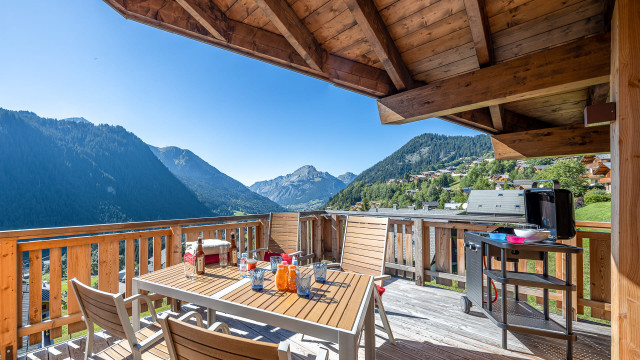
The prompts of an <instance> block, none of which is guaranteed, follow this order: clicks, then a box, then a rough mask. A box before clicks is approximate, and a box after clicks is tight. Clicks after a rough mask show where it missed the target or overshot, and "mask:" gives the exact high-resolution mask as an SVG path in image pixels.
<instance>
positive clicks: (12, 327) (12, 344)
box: [0, 239, 22, 360]
mask: <svg viewBox="0 0 640 360" xmlns="http://www.w3.org/2000/svg"><path fill="white" fill-rule="evenodd" d="M0 259H1V261H0V303H1V304H2V311H0V357H2V358H3V359H7V360H13V359H16V358H17V356H16V355H17V354H18V328H17V324H18V319H17V316H16V315H17V313H18V312H17V311H16V309H17V308H18V306H22V304H18V291H22V289H19V288H18V265H17V262H18V245H17V241H16V239H7V240H1V241H0ZM20 270H21V271H22V269H20Z"/></svg>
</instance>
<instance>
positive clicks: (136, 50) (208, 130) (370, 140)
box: [0, 0, 477, 185]
mask: <svg viewBox="0 0 640 360" xmlns="http://www.w3.org/2000/svg"><path fill="white" fill-rule="evenodd" d="M0 44H2V51H0V107H3V108H6V109H11V110H30V111H33V112H35V113H37V114H38V115H40V116H44V117H52V118H66V117H76V116H78V117H80V116H82V117H85V118H86V119H88V120H89V121H91V122H93V123H96V124H97V123H106V124H113V125H122V126H124V127H125V128H126V129H128V130H129V131H132V132H133V133H135V134H136V135H138V136H139V137H140V138H141V139H142V140H144V141H145V142H147V143H149V144H152V145H156V146H168V145H175V146H179V147H182V148H188V149H190V150H192V151H193V152H195V153H196V154H198V155H199V156H201V157H202V158H203V159H205V160H206V161H208V162H209V163H211V164H212V165H214V166H215V167H217V168H218V169H219V170H221V171H223V172H225V173H226V174H228V175H230V176H232V177H234V178H236V179H238V180H239V181H241V182H243V183H244V184H247V185H250V184H252V183H253V182H255V181H258V180H265V179H270V178H273V177H276V176H278V175H282V174H286V173H290V172H292V171H294V170H295V169H297V168H298V167H300V166H302V165H306V164H311V165H314V166H316V167H317V168H318V169H319V170H321V171H328V172H330V173H332V174H334V175H339V174H342V173H344V172H346V171H352V172H355V173H359V172H361V171H363V170H365V169H366V168H368V167H370V166H371V165H373V164H375V163H376V162H378V161H380V160H382V159H383V158H384V157H386V156H387V155H389V154H391V153H392V152H393V151H395V150H397V149H398V148H399V147H400V146H402V145H404V144H405V143H406V142H407V141H408V140H410V139H411V138H413V137H414V136H417V135H419V134H422V133H425V132H434V133H441V134H454V135H475V134H477V132H475V131H472V130H469V129H466V128H464V127H460V126H457V125H454V124H450V123H447V122H445V121H441V120H437V119H429V120H425V121H419V122H416V123H411V124H405V125H400V126H397V125H396V126H394V125H385V126H383V125H381V124H380V120H379V118H378V114H377V109H376V103H375V100H374V99H371V98H368V97H365V96H362V95H357V94H354V93H351V92H348V91H345V90H342V89H339V88H337V87H334V86H333V85H331V84H329V83H326V82H323V81H320V80H316V79H313V78H310V77H307V76H304V75H300V74H298V73H295V72H292V71H288V70H284V69H281V68H279V67H276V66H273V65H269V64H265V63H262V62H260V61H257V60H253V59H249V58H247V57H243V56H240V55H236V54H234V53H231V52H228V51H225V50H221V49H218V48H215V47H213V46H210V45H205V44H202V43H199V42H197V41H194V40H191V39H188V38H185V37H181V36H178V35H174V34H171V33H168V32H165V31H161V30H158V29H155V28H152V27H149V26H146V25H142V24H139V23H136V22H133V21H130V20H125V19H124V18H122V17H121V16H120V15H119V14H118V13H116V12H115V11H113V10H112V9H111V8H110V7H109V6H108V5H106V4H105V3H104V2H102V1H100V0H56V1H51V0H23V1H2V2H1V3H0Z"/></svg>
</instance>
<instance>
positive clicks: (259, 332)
mask: <svg viewBox="0 0 640 360" xmlns="http://www.w3.org/2000/svg"><path fill="white" fill-rule="evenodd" d="M385 287H386V289H387V291H386V292H385V294H384V296H383V297H382V301H383V302H384V306H385V308H386V311H387V315H388V317H389V321H390V322H391V329H392V330H393V333H394V335H395V337H396V340H397V346H394V345H392V344H391V343H389V342H388V340H387V335H386V334H385V333H384V332H382V331H376V337H375V340H376V355H377V359H381V360H400V359H403V360H404V359H407V360H415V359H435V360H453V359H463V360H465V359H466V360H472V359H480V360H519V359H523V360H539V359H545V360H547V359H553V360H555V359H563V358H564V342H563V341H560V340H554V339H549V338H543V337H539V336H532V335H527V336H525V335H523V334H517V333H516V334H514V333H509V337H508V341H509V349H508V350H504V349H502V348H501V347H500V330H499V329H498V328H497V327H496V326H494V325H493V323H492V322H491V321H490V320H489V319H487V318H485V317H484V316H482V315H480V313H479V312H478V311H474V310H473V308H472V313H471V314H469V315H465V314H463V313H462V312H461V311H460V309H459V305H458V301H459V298H460V295H461V294H460V293H458V292H454V291H449V290H443V289H439V288H433V287H418V286H416V285H415V283H414V282H413V281H410V280H404V279H398V278H394V279H392V280H388V281H386V282H385ZM193 309H198V310H197V311H199V312H200V313H202V314H204V309H199V308H197V307H194V305H193V304H189V305H186V306H185V307H183V312H185V311H191V310H193ZM552 316H553V317H554V318H555V320H556V321H560V320H562V319H561V317H560V316H559V315H556V314H552ZM217 321H223V322H226V323H227V324H228V325H229V326H230V328H231V331H232V333H233V334H234V335H236V336H242V337H244V338H247V339H253V340H260V341H268V342H272V343H279V342H281V341H287V342H289V344H290V345H291V350H292V353H293V354H294V356H293V358H294V359H309V358H313V355H314V354H315V353H316V352H317V350H318V347H319V346H323V347H326V348H327V349H328V350H329V358H330V359H332V360H334V359H338V353H337V351H338V346H337V344H334V343H328V342H325V341H321V340H318V339H315V338H313V337H310V336H306V337H305V338H304V340H303V339H302V337H301V335H300V334H295V333H293V332H291V331H288V330H286V329H281V328H278V327H275V326H270V325H266V324H263V323H259V322H255V321H251V320H246V319H242V318H239V317H236V316H231V315H226V314H222V313H218V316H217ZM376 324H378V325H381V321H380V318H379V316H378V315H376ZM574 330H575V332H576V333H577V335H578V341H577V342H576V343H575V351H574V358H575V359H581V360H599V359H609V358H610V341H611V331H610V328H609V327H608V326H603V325H596V324H591V323H585V322H576V323H574ZM114 340H115V338H111V337H108V336H97V337H96V349H95V351H96V352H98V351H100V350H102V347H106V345H109V344H112V342H113V341H114ZM84 343H85V339H84V338H79V339H75V340H74V341H73V343H72V344H73V345H69V342H64V343H59V344H56V345H54V346H52V347H50V348H49V349H46V350H42V349H40V350H38V351H37V352H35V353H32V355H31V356H30V357H28V358H27V357H25V356H24V355H22V356H21V358H20V359H23V360H24V359H47V358H50V359H64V358H66V357H69V358H71V359H74V360H75V359H78V360H80V359H82V354H83V352H84ZM363 344H364V342H363V343H362V344H361V345H363ZM52 348H53V349H54V350H51V349H52ZM359 357H360V358H364V347H363V346H361V347H360V349H359Z"/></svg>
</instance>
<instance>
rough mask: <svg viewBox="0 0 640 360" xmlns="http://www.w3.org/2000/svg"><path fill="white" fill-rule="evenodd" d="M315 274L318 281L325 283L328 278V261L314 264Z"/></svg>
mask: <svg viewBox="0 0 640 360" xmlns="http://www.w3.org/2000/svg"><path fill="white" fill-rule="evenodd" d="M313 274H314V275H315V277H316V282H319V283H323V284H324V282H325V281H326V280H327V263H325V262H319V263H314V264H313Z"/></svg>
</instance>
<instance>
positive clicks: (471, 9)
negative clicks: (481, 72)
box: [464, 0, 495, 67]
mask: <svg viewBox="0 0 640 360" xmlns="http://www.w3.org/2000/svg"><path fill="white" fill-rule="evenodd" d="M464 7H465V9H466V11H467V19H468V20H469V27H470V28H471V36H472V37H473V45H474V46H475V48H476V55H477V57H478V63H479V64H480V67H485V66H487V65H491V64H493V63H494V62H495V59H494V56H493V45H492V44H491V31H490V29H489V19H488V18H487V14H486V12H485V7H484V0H464Z"/></svg>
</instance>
